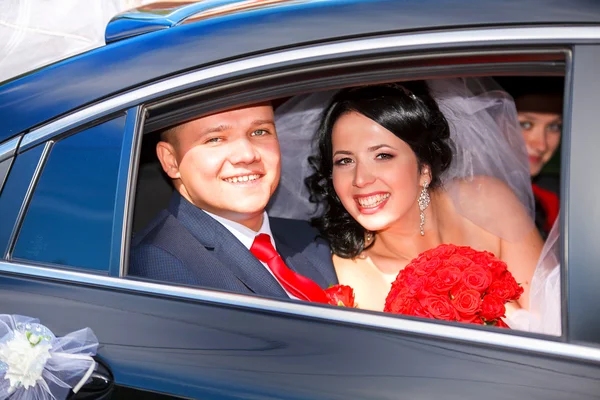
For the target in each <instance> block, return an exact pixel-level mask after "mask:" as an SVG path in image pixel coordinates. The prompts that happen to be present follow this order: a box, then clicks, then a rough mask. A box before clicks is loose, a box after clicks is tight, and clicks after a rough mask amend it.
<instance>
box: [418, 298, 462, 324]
mask: <svg viewBox="0 0 600 400" xmlns="http://www.w3.org/2000/svg"><path fill="white" fill-rule="evenodd" d="M422 304H423V307H424V308H425V310H427V311H428V312H429V314H431V316H432V317H433V318H435V319H441V320H444V321H456V319H457V317H458V315H457V313H456V309H455V308H454V307H453V306H452V304H451V303H450V300H448V298H447V297H445V296H439V295H431V296H429V297H426V298H425V299H423V301H422Z"/></svg>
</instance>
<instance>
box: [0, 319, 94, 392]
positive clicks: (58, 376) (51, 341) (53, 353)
mask: <svg viewBox="0 0 600 400" xmlns="http://www.w3.org/2000/svg"><path fill="white" fill-rule="evenodd" d="M97 347H98V339H97V338H96V336H95V335H94V333H93V332H92V331H91V329H89V328H85V329H81V330H79V331H76V332H71V333H69V334H67V335H65V336H62V337H58V338H57V337H56V336H54V334H53V333H52V331H50V329H48V328H47V327H45V326H44V325H41V324H40V323H39V320H37V319H34V318H30V317H25V316H21V315H7V314H0V399H7V398H8V397H9V396H10V399H11V400H13V399H14V400H46V399H54V400H57V399H64V398H66V397H67V395H68V394H69V390H70V389H72V390H73V392H75V393H77V392H78V391H79V389H80V388H81V386H83V384H85V382H86V381H87V380H88V379H89V378H90V376H91V374H92V372H93V371H94V369H95V367H96V362H95V361H94V359H93V358H92V356H93V355H95V354H96V349H97Z"/></svg>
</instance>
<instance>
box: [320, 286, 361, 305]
mask: <svg viewBox="0 0 600 400" xmlns="http://www.w3.org/2000/svg"><path fill="white" fill-rule="evenodd" d="M325 294H326V295H327V298H328V299H329V304H331V305H332V306H342V307H355V305H354V290H353V289H352V288H351V287H350V286H347V285H333V286H330V287H329V288H327V289H325Z"/></svg>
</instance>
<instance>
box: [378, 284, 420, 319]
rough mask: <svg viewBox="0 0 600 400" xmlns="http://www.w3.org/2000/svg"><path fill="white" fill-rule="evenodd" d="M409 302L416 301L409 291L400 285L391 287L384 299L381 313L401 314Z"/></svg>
mask: <svg viewBox="0 0 600 400" xmlns="http://www.w3.org/2000/svg"><path fill="white" fill-rule="evenodd" d="M411 301H416V299H414V296H413V295H411V293H410V290H409V289H408V288H407V287H405V286H401V285H392V290H391V291H390V292H389V293H388V295H387V297H386V299H385V307H384V309H383V311H385V312H391V313H395V314H403V313H404V310H405V308H406V307H408V304H409V303H410V302H411Z"/></svg>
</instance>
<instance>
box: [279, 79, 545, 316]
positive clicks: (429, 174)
mask: <svg viewBox="0 0 600 400" xmlns="http://www.w3.org/2000/svg"><path fill="white" fill-rule="evenodd" d="M331 96H332V94H331V93H317V94H314V95H308V96H304V97H302V96H300V97H298V98H293V99H292V100H290V101H289V102H288V103H286V104H284V105H283V106H281V107H280V109H278V110H277V116H278V118H277V120H276V124H277V129H278V132H279V135H280V137H281V146H282V154H283V156H284V157H285V158H286V159H288V160H289V161H290V162H289V163H284V169H283V174H282V182H281V190H280V191H279V193H277V194H276V197H275V201H274V203H273V204H272V207H271V210H270V215H279V216H287V217H296V218H298V217H307V216H308V215H309V214H310V213H311V211H313V212H314V208H313V209H312V210H311V209H310V207H309V204H307V202H306V201H304V202H301V203H299V204H297V206H294V207H290V200H291V199H293V198H294V197H296V198H302V197H304V198H307V197H310V199H311V200H312V201H313V202H316V203H317V204H318V205H319V206H320V207H319V213H318V216H317V217H316V218H314V219H313V223H314V224H315V225H316V226H317V227H318V228H319V229H320V231H321V233H322V235H323V236H324V237H325V238H326V239H328V240H329V242H330V245H331V248H332V252H333V261H334V265H335V268H336V272H337V274H338V279H339V281H340V283H341V284H347V285H350V286H352V287H353V288H354V289H355V294H356V300H357V303H358V305H359V307H360V308H366V309H371V310H377V311H381V310H383V306H384V302H385V297H386V295H387V293H388V292H389V289H390V286H391V283H392V282H393V281H394V279H395V278H396V276H397V274H398V272H399V271H400V270H401V269H402V268H404V266H406V264H407V263H408V262H409V261H410V260H412V259H413V258H415V257H416V256H417V255H418V254H419V253H421V252H423V251H425V250H428V249H431V248H434V247H436V246H438V245H439V244H442V243H452V244H456V245H465V246H470V247H473V248H475V249H477V250H487V251H490V252H492V253H493V254H495V255H496V256H497V257H498V258H500V259H501V260H503V261H505V262H506V263H507V265H508V269H509V271H511V273H512V274H513V275H514V277H515V279H516V280H517V282H519V283H520V284H521V285H522V287H523V288H524V293H523V295H522V296H521V298H520V300H519V302H518V304H513V305H512V309H508V310H507V311H508V313H510V312H511V311H514V310H515V309H517V308H524V309H527V308H528V307H529V288H530V284H531V281H532V277H533V275H534V271H535V269H536V265H537V262H538V259H539V256H540V253H541V250H542V247H543V242H542V240H541V238H540V236H539V234H538V232H537V230H536V229H535V225H534V223H533V219H532V215H533V199H532V195H531V189H530V187H529V184H528V167H527V157H526V154H525V146H524V143H523V139H522V136H521V133H520V129H519V125H518V122H517V118H516V111H515V109H514V104H513V102H512V99H510V97H508V96H507V95H506V94H504V93H503V92H500V91H496V90H489V89H488V88H486V87H484V85H483V84H482V81H481V80H477V81H475V80H459V79H453V80H440V81H428V82H427V85H426V84H425V83H423V82H410V83H406V84H402V85H398V84H384V85H372V86H364V87H358V88H350V89H344V90H342V91H340V92H338V93H337V94H335V95H334V96H333V98H331ZM434 98H435V100H434ZM326 103H329V106H327V107H326V109H325V111H323V107H324V106H325V105H326ZM319 120H320V127H319V128H318V129H315V126H314V123H315V122H317V121H319ZM315 130H316V132H317V133H316V143H317V146H318V148H317V149H316V155H313V156H312V157H310V162H309V163H305V162H304V161H303V160H302V156H301V155H300V154H298V149H299V148H306V147H307V146H302V145H300V146H298V141H301V140H306V139H307V137H308V138H310V137H311V136H312V135H313V134H314V132H315ZM292 148H293V149H294V151H293V152H290V153H289V154H286V152H287V151H289V150H290V149H292ZM304 156H305V155H304ZM304 160H305V159H304ZM286 164H287V165H286ZM297 164H300V165H297ZM286 168H287V169H288V170H287V171H286ZM301 168H302V170H303V173H304V176H306V175H309V173H310V172H312V174H311V175H310V176H309V177H308V179H307V180H306V183H307V186H308V188H309V189H310V192H309V193H308V195H309V196H308V195H303V193H302V191H301V192H300V193H298V186H300V187H301V185H298V184H299V182H298V178H297V177H298V176H299V174H298V171H299V170H300V169H301ZM294 186H295V188H294ZM299 195H300V196H299ZM281 204H284V207H281V206H280V205H281ZM302 205H304V208H302V207H301V206H302ZM290 209H293V210H294V213H293V214H290V213H289V210H290ZM284 210H288V211H284ZM303 213H304V215H302V214H303Z"/></svg>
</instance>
